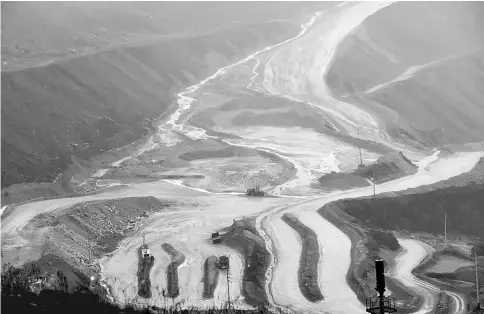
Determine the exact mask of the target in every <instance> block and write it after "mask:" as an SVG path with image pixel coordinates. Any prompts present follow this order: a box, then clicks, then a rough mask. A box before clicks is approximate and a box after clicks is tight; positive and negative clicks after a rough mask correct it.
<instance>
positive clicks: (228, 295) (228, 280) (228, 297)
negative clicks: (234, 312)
mask: <svg viewBox="0 0 484 314" xmlns="http://www.w3.org/2000/svg"><path fill="white" fill-rule="evenodd" d="M227 300H228V301H227V302H228V303H227V307H228V309H229V310H230V275H229V269H228V268H227Z"/></svg>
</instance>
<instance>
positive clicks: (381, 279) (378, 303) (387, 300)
mask: <svg viewBox="0 0 484 314" xmlns="http://www.w3.org/2000/svg"><path fill="white" fill-rule="evenodd" d="M384 267H385V266H384V264H383V260H376V261H375V268H376V288H375V290H376V291H377V292H378V294H379V295H376V296H373V297H370V298H366V311H367V312H368V313H372V314H384V313H394V312H396V311H397V309H396V307H395V300H396V299H395V298H392V297H385V296H384V293H385V275H384Z"/></svg>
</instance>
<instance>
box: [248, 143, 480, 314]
mask: <svg viewBox="0 0 484 314" xmlns="http://www.w3.org/2000/svg"><path fill="white" fill-rule="evenodd" d="M482 156H484V152H478V153H459V154H455V155H451V156H449V157H447V158H443V159H437V160H434V159H435V156H429V157H428V158H427V159H426V160H424V161H422V162H421V163H420V169H419V171H418V172H417V173H416V174H415V175H412V176H408V177H404V178H401V179H399V180H395V181H392V182H387V183H384V184H381V185H377V188H376V189H377V193H383V192H390V191H401V190H404V189H408V188H414V187H418V186H421V185H425V184H431V183H435V182H438V181H441V180H445V179H448V178H450V177H453V176H456V175H459V174H461V173H464V172H467V171H469V170H471V169H472V168H473V167H474V165H475V164H476V163H477V161H478V160H479V159H480V158H481V157H482ZM430 164H431V167H430V169H429V170H425V169H426V168H429V167H428V166H429V165H430ZM372 193H373V190H372V188H371V187H367V188H361V189H354V190H350V191H345V192H340V193H332V194H330V195H328V196H326V197H322V198H318V199H313V200H308V201H303V202H299V203H297V204H294V205H291V206H287V207H281V208H276V209H274V210H273V211H271V212H267V213H264V214H263V215H261V216H260V217H259V219H258V220H257V224H258V229H259V232H261V234H263V238H264V239H265V240H266V245H267V247H268V249H270V250H271V251H272V252H273V255H272V256H273V259H272V263H271V265H270V269H269V271H268V274H267V278H268V279H269V280H270V283H268V291H269V292H270V295H271V298H272V299H271V302H272V305H273V306H275V307H280V308H289V309H291V310H292V311H293V312H304V313H316V312H321V311H323V312H324V311H328V312H331V313H355V312H361V311H363V312H364V311H365V309H364V308H363V305H362V304H361V303H360V302H359V301H358V299H357V298H356V295H355V294H354V292H353V291H352V290H351V289H350V287H349V286H348V284H347V282H346V274H347V272H348V269H349V266H350V262H351V256H350V249H351V242H350V239H349V238H348V237H347V236H346V235H345V234H344V233H343V232H342V231H341V230H339V229H338V228H336V227H335V226H334V225H332V224H331V223H329V222H328V221H327V220H325V219H324V218H323V217H321V216H320V215H319V214H318V213H317V210H318V209H319V208H321V207H322V206H324V205H325V204H327V203H328V202H331V201H335V200H338V199H343V198H356V197H362V196H369V195H371V194H372ZM286 212H289V213H291V214H293V215H295V216H296V217H298V218H299V219H300V221H301V222H302V223H304V224H306V226H308V227H310V228H312V229H313V230H314V231H315V232H316V233H317V235H318V242H319V245H320V251H321V252H322V258H321V261H320V266H319V274H318V276H319V282H320V288H321V291H322V292H323V295H324V297H325V301H323V302H321V303H312V302H309V301H308V300H306V298H305V297H304V296H303V295H302V293H301V291H300V289H299V286H298V285H295V284H294V282H295V283H297V270H298V268H299V254H300V252H301V243H300V242H299V241H298V237H297V234H296V233H295V232H294V231H292V229H291V228H289V227H288V226H287V225H285V223H284V222H283V221H282V220H281V216H282V215H283V214H284V213H286ZM288 283H291V285H289V284H288ZM428 287H430V286H428ZM429 289H430V288H429Z"/></svg>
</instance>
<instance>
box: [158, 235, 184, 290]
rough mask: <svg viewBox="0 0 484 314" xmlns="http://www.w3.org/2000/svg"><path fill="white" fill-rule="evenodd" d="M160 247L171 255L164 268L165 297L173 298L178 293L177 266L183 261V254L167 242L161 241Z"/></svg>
mask: <svg viewBox="0 0 484 314" xmlns="http://www.w3.org/2000/svg"><path fill="white" fill-rule="evenodd" d="M161 247H162V248H163V250H165V252H166V253H168V254H169V255H170V256H171V263H170V264H169V265H168V266H167V268H166V277H167V278H166V282H167V290H168V291H167V297H168V298H173V299H174V298H176V297H178V296H179V295H180V288H179V286H178V267H179V266H180V265H181V264H183V262H184V261H185V255H183V253H181V252H179V251H177V250H176V249H175V248H174V247H173V246H171V245H170V244H168V243H163V244H162V245H161Z"/></svg>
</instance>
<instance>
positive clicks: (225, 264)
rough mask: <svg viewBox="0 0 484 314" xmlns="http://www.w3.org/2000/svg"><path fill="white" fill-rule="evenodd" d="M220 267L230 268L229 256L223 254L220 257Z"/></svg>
mask: <svg viewBox="0 0 484 314" xmlns="http://www.w3.org/2000/svg"><path fill="white" fill-rule="evenodd" d="M218 267H219V268H220V269H229V257H228V256H227V255H222V256H220V257H219V258H218Z"/></svg>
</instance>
